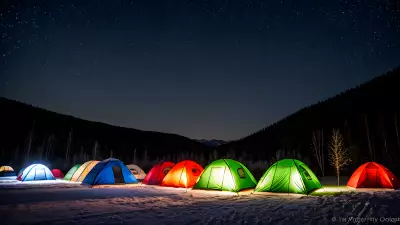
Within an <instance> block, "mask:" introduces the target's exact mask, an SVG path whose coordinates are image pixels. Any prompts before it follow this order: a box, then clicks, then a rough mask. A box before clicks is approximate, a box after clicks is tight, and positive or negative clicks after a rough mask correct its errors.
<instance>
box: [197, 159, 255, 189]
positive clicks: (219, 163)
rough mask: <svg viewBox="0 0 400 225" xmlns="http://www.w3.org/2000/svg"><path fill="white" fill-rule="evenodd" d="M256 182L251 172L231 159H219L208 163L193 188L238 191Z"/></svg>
mask: <svg viewBox="0 0 400 225" xmlns="http://www.w3.org/2000/svg"><path fill="white" fill-rule="evenodd" d="M256 184H257V181H256V179H254V177H253V175H252V174H251V172H250V171H249V170H248V169H247V168H246V167H245V166H244V165H243V164H241V163H240V162H238V161H235V160H233V159H219V160H216V161H214V162H212V163H211V164H209V165H208V166H207V167H206V168H205V169H204V171H203V173H202V174H201V176H200V179H199V181H197V183H196V184H195V185H194V186H193V189H211V190H219V191H233V192H238V191H240V190H243V189H248V188H254V187H255V186H256Z"/></svg>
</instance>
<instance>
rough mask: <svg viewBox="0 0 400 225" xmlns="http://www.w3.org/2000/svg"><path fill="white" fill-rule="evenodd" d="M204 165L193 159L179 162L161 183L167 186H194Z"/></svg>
mask: <svg viewBox="0 0 400 225" xmlns="http://www.w3.org/2000/svg"><path fill="white" fill-rule="evenodd" d="M201 172H203V167H201V166H200V165H199V164H197V163H196V162H194V161H191V160H184V161H182V162H179V163H177V164H176V165H175V166H174V167H173V168H172V169H171V170H170V171H169V173H168V174H167V175H166V176H165V177H164V179H163V181H162V183H161V185H162V186H167V187H185V188H187V187H193V185H194V184H195V183H196V182H197V180H198V178H199V176H200V174H201Z"/></svg>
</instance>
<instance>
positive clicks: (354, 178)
mask: <svg viewBox="0 0 400 225" xmlns="http://www.w3.org/2000/svg"><path fill="white" fill-rule="evenodd" d="M347 186H348V187H352V188H390V189H394V188H399V181H398V179H397V178H396V176H395V175H394V174H393V173H392V172H391V171H390V170H388V169H387V168H386V167H384V166H382V165H381V164H379V163H376V162H367V163H364V164H363V165H361V166H360V167H358V168H357V169H356V171H354V173H353V175H351V177H350V179H349V181H348V182H347Z"/></svg>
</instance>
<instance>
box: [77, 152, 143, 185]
mask: <svg viewBox="0 0 400 225" xmlns="http://www.w3.org/2000/svg"><path fill="white" fill-rule="evenodd" d="M133 183H138V181H137V180H136V179H135V177H134V176H133V175H132V173H131V171H130V170H129V169H128V167H126V166H125V165H124V163H123V162H121V161H120V160H118V159H114V158H109V159H106V160H103V161H101V162H99V163H97V164H96V165H95V166H94V167H93V169H92V170H90V172H89V173H88V174H87V175H86V177H85V179H84V180H83V181H82V184H89V185H96V184H133Z"/></svg>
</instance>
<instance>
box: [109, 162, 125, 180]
mask: <svg viewBox="0 0 400 225" xmlns="http://www.w3.org/2000/svg"><path fill="white" fill-rule="evenodd" d="M112 170H113V173H114V181H115V183H116V184H121V183H125V180H124V176H123V175H122V169H121V167H120V166H113V167H112Z"/></svg>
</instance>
